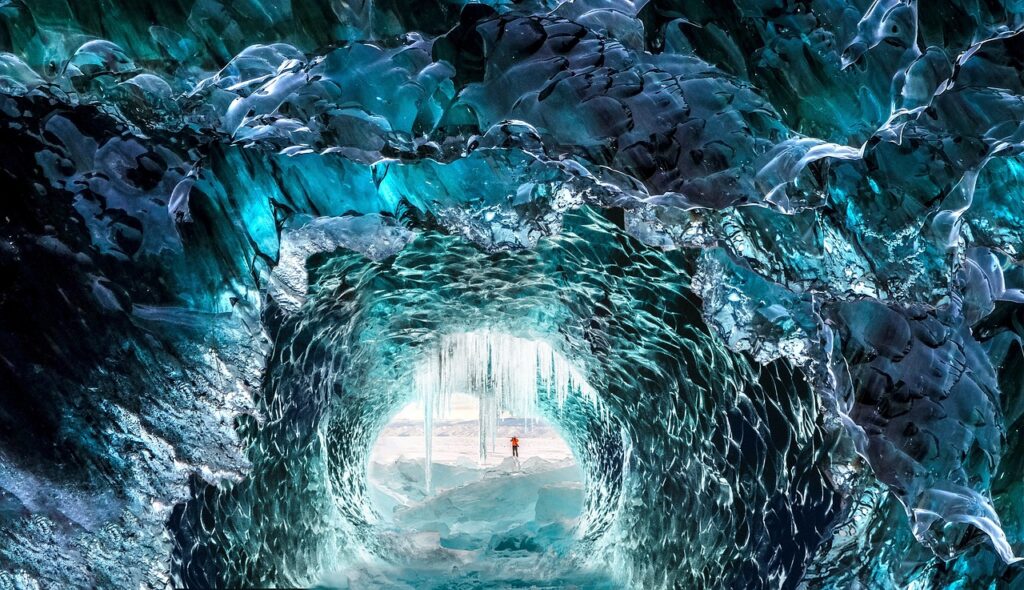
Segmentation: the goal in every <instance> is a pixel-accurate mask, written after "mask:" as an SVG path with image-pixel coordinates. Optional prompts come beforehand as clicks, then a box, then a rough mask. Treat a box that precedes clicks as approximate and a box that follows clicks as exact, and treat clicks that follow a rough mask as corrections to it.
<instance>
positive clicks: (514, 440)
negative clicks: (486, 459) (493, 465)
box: [512, 436, 519, 459]
mask: <svg viewBox="0 0 1024 590" xmlns="http://www.w3.org/2000/svg"><path fill="white" fill-rule="evenodd" d="M512 456H513V457H515V458H516V459H518V458H519V439H518V438H517V437H514V436H513V437H512Z"/></svg>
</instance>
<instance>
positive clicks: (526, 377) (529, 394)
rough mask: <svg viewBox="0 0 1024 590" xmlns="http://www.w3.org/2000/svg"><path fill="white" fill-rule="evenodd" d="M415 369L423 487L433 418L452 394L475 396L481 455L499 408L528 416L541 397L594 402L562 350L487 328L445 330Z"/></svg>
mask: <svg viewBox="0 0 1024 590" xmlns="http://www.w3.org/2000/svg"><path fill="white" fill-rule="evenodd" d="M424 356H425V358H423V359H422V360H421V361H420V363H419V365H418V366H417V368H416V375H415V377H414V383H415V387H416V394H417V396H418V397H419V399H420V400H421V401H422V403H423V409H424V416H423V423H424V425H425V428H424V448H425V449H426V461H425V463H424V466H425V469H426V486H427V489H430V467H431V465H432V463H433V460H432V453H431V451H432V445H433V428H432V425H433V422H434V419H435V417H437V416H441V417H445V416H446V415H447V414H446V412H447V409H448V408H450V407H451V397H452V395H455V394H459V393H461V394H469V395H474V396H477V397H478V398H479V400H480V417H479V421H480V428H479V434H480V458H481V459H482V460H485V459H487V453H488V452H489V451H490V452H493V451H494V449H495V447H496V446H497V442H496V435H497V429H498V420H499V418H500V417H501V415H502V414H503V413H507V414H510V415H512V416H519V417H523V418H526V419H527V420H529V419H531V418H534V417H536V416H537V415H538V405H539V402H540V401H541V397H540V396H543V397H544V398H545V399H546V400H547V401H548V404H549V405H551V404H552V402H553V403H554V404H556V405H557V407H558V408H559V409H561V408H562V407H564V405H565V400H566V398H568V397H569V396H570V395H577V396H585V399H586V400H587V401H586V402H584V403H591V404H594V405H595V406H597V405H598V403H599V402H598V401H597V396H596V394H595V392H594V390H593V389H591V388H590V386H589V385H587V384H586V382H585V381H584V380H583V377H582V376H581V375H580V374H579V372H578V371H576V370H574V369H573V368H572V366H571V365H570V364H569V363H568V362H567V361H566V360H565V359H564V358H562V356H561V355H559V354H558V353H556V352H555V351H554V350H552V348H551V346H550V345H548V344H547V343H546V342H544V341H531V340H526V339H523V338H516V337H515V336H510V335H508V334H504V333H496V332H491V331H489V330H483V331H477V332H466V333H461V334H448V335H445V336H444V337H442V338H441V339H440V341H439V342H438V344H437V350H436V351H431V352H429V353H427V354H426V355H424Z"/></svg>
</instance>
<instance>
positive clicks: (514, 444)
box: [512, 436, 519, 447]
mask: <svg viewBox="0 0 1024 590" xmlns="http://www.w3.org/2000/svg"><path fill="white" fill-rule="evenodd" d="M512 446H513V447H518V446H519V439H518V438H516V437H514V436H513V437H512Z"/></svg>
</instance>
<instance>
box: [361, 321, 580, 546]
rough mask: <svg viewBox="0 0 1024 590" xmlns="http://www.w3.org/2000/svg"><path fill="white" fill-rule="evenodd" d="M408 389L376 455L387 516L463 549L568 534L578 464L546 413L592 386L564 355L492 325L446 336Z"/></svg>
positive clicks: (379, 504)
mask: <svg viewBox="0 0 1024 590" xmlns="http://www.w3.org/2000/svg"><path fill="white" fill-rule="evenodd" d="M413 388H414V390H415V391H414V392H413V394H412V395H410V401H409V403H408V404H407V405H406V406H405V407H404V408H402V409H401V410H400V411H398V412H397V413H396V414H395V415H394V416H393V417H392V419H391V421H390V422H389V423H388V424H387V425H386V426H385V427H384V429H383V430H382V432H381V433H380V435H379V436H378V438H377V440H376V442H375V444H374V446H373V449H372V451H371V455H370V461H369V469H368V480H369V490H370V497H371V500H372V504H373V505H374V508H375V509H376V512H377V513H378V514H379V515H381V517H382V521H383V522H382V524H383V525H384V526H386V527H392V528H393V529H395V530H404V531H407V532H408V533H409V534H411V535H424V536H425V537H426V536H430V535H433V538H434V539H435V540H433V541H427V542H429V543H431V544H432V543H433V542H437V543H439V545H440V547H441V548H444V549H453V550H462V551H475V550H486V551H493V550H495V549H498V550H501V548H502V547H503V546H504V545H508V546H509V547H510V548H518V544H522V543H529V544H534V545H536V544H540V543H556V544H557V543H569V542H571V538H572V536H573V532H574V530H575V529H576V525H577V522H578V520H579V518H580V516H581V513H582V512H583V509H584V493H585V490H584V484H583V475H582V472H581V469H580V467H579V466H578V465H577V462H576V460H575V458H574V455H573V451H572V449H571V446H570V444H569V443H568V442H567V441H566V440H565V439H564V438H563V436H562V434H561V432H560V430H559V428H558V426H557V425H556V424H554V423H553V422H552V421H551V420H548V419H546V418H547V417H550V416H552V414H553V413H554V418H553V419H559V418H558V415H557V411H558V408H559V407H560V404H561V403H562V402H564V400H565V399H566V397H567V396H570V395H580V394H583V395H590V394H591V392H589V388H588V387H587V386H586V384H585V383H584V382H583V380H582V379H581V378H580V376H579V374H578V373H577V372H576V371H575V370H574V369H573V368H572V367H571V366H570V365H569V364H568V363H567V362H565V360H564V359H563V358H562V357H561V355H559V354H558V353H557V352H555V351H553V350H552V349H551V347H550V346H549V345H547V344H546V343H544V342H542V341H533V340H526V339H522V338H516V337H513V336H509V335H506V334H502V333H496V332H491V331H479V332H468V333H461V334H455V335H450V336H447V337H445V338H442V339H441V340H440V342H439V343H438V346H437V348H436V349H435V350H432V351H431V352H429V353H428V354H427V355H425V356H424V358H422V359H421V362H420V364H419V366H418V368H417V369H416V374H415V377H414V384H413ZM512 437H517V438H518V439H519V441H520V448H519V457H518V458H516V457H513V456H512V448H511V442H510V441H511V438H512ZM425 540H426V539H425Z"/></svg>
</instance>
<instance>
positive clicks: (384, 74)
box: [0, 0, 1024, 587]
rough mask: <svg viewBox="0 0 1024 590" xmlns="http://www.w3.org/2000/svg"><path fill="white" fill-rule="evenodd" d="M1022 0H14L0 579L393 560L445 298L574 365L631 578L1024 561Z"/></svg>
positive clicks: (987, 574) (945, 580)
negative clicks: (541, 343)
mask: <svg viewBox="0 0 1024 590" xmlns="http://www.w3.org/2000/svg"><path fill="white" fill-rule="evenodd" d="M1022 18H1024V17H1022V11H1021V9H1020V7H1019V6H1017V5H1016V4H1013V3H1001V2H992V3H986V4H983V5H981V4H974V3H967V2H957V1H948V2H946V1H943V2H937V3H929V5H928V6H927V7H924V6H919V5H918V4H916V3H904V2H897V1H895V0H894V1H891V2H883V1H879V2H874V3H871V4H868V3H867V2H851V3H847V2H842V1H839V0H822V1H816V0H812V1H809V2H793V3H775V2H747V1H732V2H725V3H721V2H715V3H711V2H659V1H651V2H645V3H638V4H636V5H634V4H631V3H628V2H586V1H576V2H566V3H562V4H556V3H550V4H545V3H541V2H533V3H520V4H517V5H507V4H504V3H494V6H493V7H488V6H483V5H469V6H466V7H462V6H461V5H459V4H457V3H451V4H449V3H445V2H438V3H434V4H430V5H429V6H427V7H419V5H418V4H417V9H416V10H411V9H410V6H409V5H407V4H405V3H403V2H401V1H397V0H396V1H392V2H374V3H365V4H362V3H351V4H350V3H327V2H324V3H320V2H292V3H278V2H269V1H267V2H259V1H256V2H249V3H244V4H238V5H235V4H234V3H221V2H218V1H206V0H204V1H201V2H198V1H197V2H192V1H182V2H177V1H172V2H167V3H161V4H160V6H159V7H153V8H152V9H148V8H146V9H144V8H143V7H140V6H138V5H137V3H135V2H129V1H127V0H123V1H116V2H104V3H100V2H91V1H84V2H76V3H75V4H74V6H71V5H68V4H66V3H64V2H51V1H49V0H41V1H39V2H33V3H31V4H29V3H22V2H7V3H0V24H2V27H0V29H2V30H0V32H2V35H0V47H2V49H3V50H4V53H3V55H2V56H0V57H2V59H0V82H2V84H0V91H2V94H3V95H2V97H0V111H2V113H3V124H2V129H0V138H2V144H3V147H4V149H3V151H2V154H0V163H2V168H3V174H4V179H5V180H4V182H5V183H6V185H7V187H9V188H8V191H7V192H8V194H9V195H10V196H9V197H7V198H6V199H5V201H4V221H5V225H4V226H3V230H2V231H3V232H4V240H3V241H2V244H3V245H2V252H3V254H2V258H0V262H2V264H3V270H4V272H3V276H4V279H3V280H4V281H5V283H4V290H3V298H2V300H0V305H2V309H0V320H2V322H3V323H2V333H3V339H2V340H0V356H2V359H3V361H4V362H3V363H0V370H2V371H4V374H5V376H6V378H5V380H6V381H7V382H8V383H10V385H9V386H4V388H3V395H4V398H3V411H2V413H0V419H2V420H3V423H4V428H3V435H2V437H0V443H2V444H0V460H2V462H3V471H2V474H0V475H2V477H3V480H2V482H0V488H2V489H3V493H4V495H3V498H4V506H5V508H4V511H3V513H2V519H3V520H2V523H0V526H2V528H3V530H4V531H5V533H8V534H6V535H5V537H4V539H5V540H4V542H3V544H2V545H0V560H2V563H3V566H4V567H3V570H4V571H3V573H0V583H2V584H6V585H12V584H16V583H17V584H22V585H32V584H37V583H38V584H41V585H44V586H47V585H69V584H71V585H73V584H96V585H100V586H103V585H116V586H129V585H130V586H135V585H138V584H139V583H143V584H146V585H149V586H160V585H163V584H165V583H166V580H167V579H168V576H173V577H174V578H175V579H176V580H177V581H178V582H179V583H186V584H192V585H197V586H202V585H208V584H211V583H214V582H217V581H226V580H231V581H245V582H249V583H305V582H307V581H309V580H312V579H314V578H315V577H316V575H317V572H319V571H320V569H321V568H322V565H323V561H324V560H325V559H341V558H343V557H344V556H345V555H348V554H354V553H358V552H360V551H370V552H373V551H378V550H379V548H375V547H374V546H373V545H374V538H373V536H372V531H369V529H367V528H366V527H365V526H364V525H365V524H366V520H367V519H368V518H369V517H370V516H372V515H367V514H365V510H364V508H365V503H364V502H363V501H362V496H361V494H362V486H363V483H362V471H361V469H362V465H361V461H362V460H363V459H365V454H366V450H367V448H368V445H369V444H370V442H372V437H373V433H374V431H375V429H376V428H379V426H380V425H381V424H382V423H381V422H380V420H382V419H383V418H384V417H385V416H386V414H387V412H388V409H389V408H393V407H394V404H397V403H399V400H400V398H401V395H399V394H401V392H396V391H394V389H393V388H392V387H384V386H383V385H382V384H387V383H392V382H394V380H395V375H394V374H393V372H394V371H395V370H396V367H397V368H401V367H406V366H411V365H412V364H414V363H415V361H416V358H417V351H418V350H422V347H423V345H426V344H428V343H429V341H430V340H431V339H432V338H435V337H436V336H437V335H438V334H439V333H441V332H443V331H444V330H442V329H441V328H445V329H447V328H448V327H449V324H451V321H450V319H449V318H459V319H460V321H462V322H463V323H464V325H463V326H462V327H463V328H464V329H476V328H479V327H482V326H495V327H497V328H499V329H505V330H506V331H508V332H509V333H513V334H520V335H523V336H528V337H537V338H543V339H545V340H546V341H548V342H549V343H550V344H551V345H552V346H555V347H556V348H558V349H560V350H561V351H562V352H563V353H564V354H565V355H566V356H567V357H570V358H572V359H574V360H575V361H578V362H580V363H581V364H582V365H583V366H585V367H586V370H587V371H588V375H587V377H588V382H590V383H591V384H592V385H593V386H594V387H595V389H596V390H597V391H598V392H599V395H600V396H601V400H602V403H603V404H605V405H606V406H607V407H608V408H609V409H610V410H611V412H612V414H613V416H614V417H615V420H616V422H615V425H616V428H615V429H613V430H617V431H616V432H611V431H607V430H606V429H605V427H603V426H601V427H599V426H597V425H599V424H601V422H600V421H595V420H591V419H590V418H588V417H587V416H585V415H580V416H577V417H576V418H574V419H570V420H566V421H565V424H564V425H563V427H564V428H566V429H577V430H578V432H579V433H580V434H579V435H578V437H577V440H578V441H580V442H578V448H580V449H586V448H588V447H587V445H604V444H611V445H612V446H613V447H614V444H615V443H614V442H611V441H616V440H618V441H620V444H621V441H622V440H625V441H626V444H625V445H624V446H623V447H622V448H619V449H618V450H615V449H614V448H613V449H612V450H611V451H610V452H597V451H595V452H592V453H590V454H589V455H588V454H586V453H584V457H583V459H582V462H583V463H584V464H585V465H587V464H589V470H590V471H589V472H590V473H592V474H594V477H596V478H597V479H598V480H599V481H600V482H601V483H600V485H592V486H591V487H590V489H591V490H594V491H593V492H592V493H593V494H594V496H593V497H594V498H596V499H588V502H591V504H590V506H593V507H598V506H604V507H606V508H607V507H614V509H609V510H605V511H603V512H602V510H600V509H598V508H594V510H595V513H603V514H607V515H608V516H607V517H603V518H606V520H605V521H604V524H603V525H602V526H600V527H597V528H596V529H595V530H599V531H600V534H599V535H597V537H596V538H594V539H592V541H593V543H595V546H597V547H605V548H606V547H614V550H613V551H612V553H614V555H611V556H610V557H609V558H610V559H613V560H614V561H615V563H617V564H619V565H620V568H621V570H622V573H623V575H624V576H626V577H627V578H628V579H629V580H631V581H632V582H633V583H636V584H642V585H645V586H652V585H654V586H659V585H660V586H673V585H684V586H685V585H693V584H699V583H711V581H714V582H718V581H720V580H722V579H724V577H728V579H730V583H732V584H733V585H736V586H753V587H758V586H764V585H777V584H783V585H786V586H793V585H795V584H796V583H798V581H799V580H800V578H801V577H802V576H804V577H806V579H807V580H808V581H809V582H811V583H813V584H816V585H825V586H829V585H831V586H835V587H847V586H849V585H851V584H853V583H854V581H860V582H861V583H864V584H867V585H874V586H881V587H889V586H900V585H906V584H911V583H916V584H919V585H924V586H936V587H942V586H946V585H951V584H954V583H955V582H956V581H957V580H961V579H967V580H969V583H972V584H976V585H978V584H987V583H989V582H991V581H993V580H996V579H1003V580H1006V581H1007V583H1010V584H1012V583H1014V580H1017V579H1018V578H1017V576H1018V575H1019V574H1018V570H1017V567H1018V566H1012V565H1011V566H1008V565H1007V562H1011V561H1013V556H1014V555H1015V554H1016V553H1019V552H1020V546H1021V545H1020V541H1021V533H1022V531H1021V520H1020V515H1021V507H1020V505H1019V498H1020V497H1021V494H1020V492H1021V489H1020V487H1021V471H1020V465H1019V459H1018V458H1017V457H1018V456H1019V455H1020V451H1021V448H1020V443H1021V439H1020V428H1019V427H1018V424H1019V420H1020V417H1021V410H1020V408H1021V404H1020V399H1021V398H1020V396H1021V394H1022V392H1021V383H1022V377H1024V375H1022V374H1021V372H1020V367H1021V362H1020V361H1021V354H1022V345H1021V328H1020V326H1021V316H1020V314H1021V311H1020V305H1021V302H1022V295H1021V288H1022V286H1021V280H1022V278H1024V274H1022V272H1021V267H1020V264H1019V262H1018V261H1019V258H1020V256H1021V251H1022V246H1021V242H1020V236H1021V235H1022V233H1021V230H1024V227H1022V224H1024V222H1022V219H1024V216H1022V214H1021V211H1022V208H1021V206H1020V204H1019V202H1018V201H1019V198H1018V197H1019V195H1018V191H1019V187H1020V183H1019V180H1020V179H1021V170H1022V167H1021V162H1020V151H1021V142H1022V140H1024V139H1022V137H1021V128H1020V125H1021V121H1022V120H1024V100H1022V98H1021V95H1022V93H1024V81H1022V71H1024V65H1022V63H1021V57H1020V56H1021V55H1022V53H1024V49H1022V41H1021V38H1022V37H1021V35H1022V33H1020V29H1021V26H1022V23H1024V21H1022ZM584 204H587V205H588V206H589V207H591V208H590V209H588V208H584V209H580V208H581V207H582V206H583V205H584ZM597 210H601V211H603V212H602V213H597ZM414 235H415V237H414ZM455 237H458V238H459V239H455ZM460 240H461V241H460ZM407 244H408V245H407ZM467 244H475V245H476V246H470V245H467ZM403 246H404V247H405V249H404V250H402V247H403ZM339 248H340V249H343V250H344V249H349V250H353V251H355V252H359V253H362V254H364V255H366V256H368V257H369V258H370V259H376V260H378V262H374V263H370V262H367V261H366V260H364V259H363V258H360V257H359V256H357V255H354V254H345V255H342V256H341V258H340V259H337V260H335V259H333V258H330V257H327V258H318V256H319V255H316V254H315V252H318V251H321V250H324V251H327V252H326V253H327V254H330V253H332V252H334V251H335V250H337V249H339ZM523 248H528V251H527V252H525V253H524V252H520V253H518V254H515V255H512V254H506V253H504V252H506V251H517V250H520V249H523ZM675 248H679V249H681V250H677V251H674V250H672V249H675ZM399 250H401V251H400V252H398V254H397V258H392V256H393V253H394V252H396V251H399ZM666 250H667V252H666ZM311 254H312V255H313V259H311V260H309V262H308V263H307V264H306V265H305V266H304V265H303V263H302V260H303V259H304V258H306V257H308V256H310V255H311ZM339 260H340V262H339ZM510 260H511V261H512V262H510ZM403 261H404V262H403ZM413 263H415V264H413ZM367 265H369V266H367ZM396 265H397V266H396ZM403 265H405V266H403ZM408 268H413V269H416V270H415V271H414V272H411V273H410V272H409V271H407V270H406V269H408ZM310 273H312V274H310ZM318 273H319V274H318ZM403 273H405V274H403ZM423 277H427V278H423ZM691 277H692V279H691ZM520 289H525V290H522V291H521V290H520ZM324 296H326V299H325V298H324ZM264 334H267V335H268V336H269V338H268V339H267V341H266V344H267V345H265V344H264V343H263V337H264V336H263V335H264ZM582 452H583V451H581V453H582ZM607 457H612V458H618V457H621V461H620V462H617V463H616V462H615V461H612V463H611V464H603V463H601V460H602V458H607ZM794 469H796V471H794ZM288 492H295V493H288ZM186 498H190V499H189V500H188V502H187V503H181V502H182V501H183V500H185V499H186ZM339 498H342V499H341V500H339ZM174 505H177V507H176V508H174V510H173V514H171V512H172V508H171V507H172V506H174ZM169 515H170V526H169V528H168V532H167V533H166V536H165V535H164V533H162V532H159V531H161V529H162V528H163V524H164V523H165V522H166V521H167V519H168V516H169ZM695 515H697V516H696V517H695ZM908 517H909V523H908ZM709 535H710V536H709ZM140 540H141V541H140ZM172 547H173V550H172ZM172 553H173V555H174V557H173V559H172V558H171V555H172ZM339 556H341V557H339ZM83 580H84V581H85V582H83Z"/></svg>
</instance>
